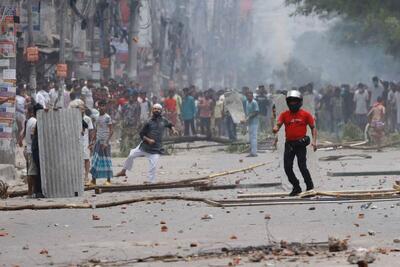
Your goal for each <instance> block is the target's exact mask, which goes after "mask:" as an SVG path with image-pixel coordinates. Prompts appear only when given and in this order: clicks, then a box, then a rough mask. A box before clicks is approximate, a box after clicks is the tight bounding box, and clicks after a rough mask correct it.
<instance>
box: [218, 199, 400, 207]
mask: <svg viewBox="0 0 400 267" xmlns="http://www.w3.org/2000/svg"><path fill="white" fill-rule="evenodd" d="M391 201H399V198H382V199H374V200H373V202H391ZM365 202H371V200H370V199H350V200H347V199H341V200H326V201H320V200H312V201H298V200H293V201H271V202H252V203H237V204H223V203H221V204H222V206H221V207H223V208H232V207H257V206H277V205H282V206H283V205H318V204H351V203H365Z"/></svg>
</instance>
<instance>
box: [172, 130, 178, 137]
mask: <svg viewBox="0 0 400 267" xmlns="http://www.w3.org/2000/svg"><path fill="white" fill-rule="evenodd" d="M171 131H172V134H173V135H175V136H178V135H179V132H178V131H177V130H176V129H175V128H172V129H171Z"/></svg>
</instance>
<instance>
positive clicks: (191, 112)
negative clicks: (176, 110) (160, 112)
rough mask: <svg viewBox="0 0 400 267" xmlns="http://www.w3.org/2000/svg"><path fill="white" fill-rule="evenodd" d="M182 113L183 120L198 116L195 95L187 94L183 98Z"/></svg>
mask: <svg viewBox="0 0 400 267" xmlns="http://www.w3.org/2000/svg"><path fill="white" fill-rule="evenodd" d="M181 115H182V119H183V120H191V119H193V118H194V117H195V116H196V103H195V102H194V98H193V96H185V97H184V98H183V99H182V110H181Z"/></svg>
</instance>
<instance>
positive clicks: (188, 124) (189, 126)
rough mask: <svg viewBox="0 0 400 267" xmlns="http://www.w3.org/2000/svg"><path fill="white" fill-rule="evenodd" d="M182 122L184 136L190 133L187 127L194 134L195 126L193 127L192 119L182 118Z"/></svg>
mask: <svg viewBox="0 0 400 267" xmlns="http://www.w3.org/2000/svg"><path fill="white" fill-rule="evenodd" d="M183 124H184V125H185V132H184V134H185V136H189V135H190V133H189V129H191V130H192V135H195V134H196V127H194V119H191V120H184V121H183Z"/></svg>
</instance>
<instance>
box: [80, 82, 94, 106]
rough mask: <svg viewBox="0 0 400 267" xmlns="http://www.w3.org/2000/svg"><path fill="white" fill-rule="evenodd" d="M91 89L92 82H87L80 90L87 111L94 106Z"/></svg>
mask: <svg viewBox="0 0 400 267" xmlns="http://www.w3.org/2000/svg"><path fill="white" fill-rule="evenodd" d="M92 88H93V84H92V81H91V80H88V81H87V82H86V84H85V85H84V86H83V87H82V90H81V98H82V100H83V101H84V102H85V105H86V107H88V108H89V109H92V108H93V104H94V103H93V92H92Z"/></svg>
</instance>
